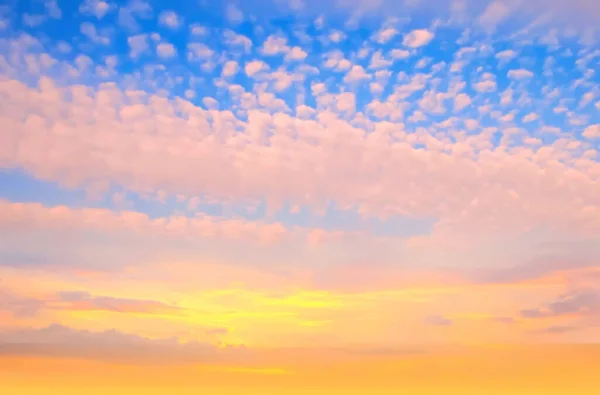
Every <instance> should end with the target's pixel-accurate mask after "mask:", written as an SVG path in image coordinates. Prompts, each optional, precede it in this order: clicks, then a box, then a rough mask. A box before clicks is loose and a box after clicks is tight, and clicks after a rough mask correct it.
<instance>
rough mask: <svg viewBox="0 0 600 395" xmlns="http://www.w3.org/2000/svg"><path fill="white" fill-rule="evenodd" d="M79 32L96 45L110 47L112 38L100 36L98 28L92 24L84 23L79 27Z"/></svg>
mask: <svg viewBox="0 0 600 395" xmlns="http://www.w3.org/2000/svg"><path fill="white" fill-rule="evenodd" d="M79 31H80V32H81V34H83V35H84V36H86V37H87V38H88V39H89V40H90V41H91V42H93V43H94V44H101V45H109V44H110V38H108V37H107V36H103V35H102V34H100V33H99V32H98V30H96V26H95V25H94V24H92V23H90V22H83V23H82V24H81V25H80V26H79Z"/></svg>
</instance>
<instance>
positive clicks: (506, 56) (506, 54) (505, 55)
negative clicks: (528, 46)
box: [496, 49, 517, 63]
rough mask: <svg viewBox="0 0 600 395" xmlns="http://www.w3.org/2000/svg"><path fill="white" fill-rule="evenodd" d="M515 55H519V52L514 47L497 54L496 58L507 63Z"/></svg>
mask: <svg viewBox="0 0 600 395" xmlns="http://www.w3.org/2000/svg"><path fill="white" fill-rule="evenodd" d="M515 57H517V53H516V52H515V51H513V50H512V49H507V50H504V51H501V52H498V53H497V54H496V59H498V60H499V61H500V62H503V63H506V62H508V61H510V60H511V59H514V58H515Z"/></svg>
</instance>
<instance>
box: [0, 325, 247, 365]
mask: <svg viewBox="0 0 600 395" xmlns="http://www.w3.org/2000/svg"><path fill="white" fill-rule="evenodd" d="M1 339H2V340H1V341H0V354H1V355H3V356H9V355H16V356H35V357H59V358H84V359H94V360H106V361H112V362H134V363H136V364H159V365H162V364H202V363H214V362H217V361H221V362H223V361H244V360H246V359H247V358H248V357H249V356H250V355H251V354H250V352H249V351H248V350H246V349H244V348H241V347H230V348H222V349H218V348H216V347H214V346H212V345H210V344H206V343H198V342H190V343H180V342H179V341H178V340H177V339H176V338H170V339H169V338H167V339H149V338H146V337H143V336H139V335H135V334H128V333H123V332H120V331H117V330H107V331H103V332H93V331H87V330H79V329H74V328H70V327H67V326H63V325H59V324H53V325H50V326H48V327H44V328H39V329H37V328H26V329H18V330H11V331H6V330H5V331H4V332H3V333H2V336H1Z"/></svg>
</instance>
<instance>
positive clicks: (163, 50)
mask: <svg viewBox="0 0 600 395" xmlns="http://www.w3.org/2000/svg"><path fill="white" fill-rule="evenodd" d="M156 54H157V55H158V56H159V57H160V58H162V59H168V58H172V57H173V56H175V55H176V54H177V50H176V49H175V46H173V44H171V43H160V44H158V45H157V46H156Z"/></svg>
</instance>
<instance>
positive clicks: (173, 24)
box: [158, 11, 183, 30]
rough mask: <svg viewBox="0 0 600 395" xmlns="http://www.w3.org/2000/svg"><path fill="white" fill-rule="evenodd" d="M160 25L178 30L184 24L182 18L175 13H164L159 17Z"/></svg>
mask: <svg viewBox="0 0 600 395" xmlns="http://www.w3.org/2000/svg"><path fill="white" fill-rule="evenodd" d="M158 23H159V24H160V25H162V26H166V27H168V28H169V29H174V30H175V29H178V28H179V26H181V24H182V23H183V22H182V20H181V17H180V16H179V15H177V13H175V11H163V12H161V13H160V15H159V16H158Z"/></svg>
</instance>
